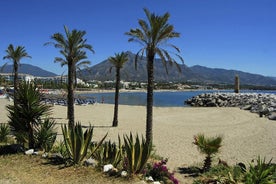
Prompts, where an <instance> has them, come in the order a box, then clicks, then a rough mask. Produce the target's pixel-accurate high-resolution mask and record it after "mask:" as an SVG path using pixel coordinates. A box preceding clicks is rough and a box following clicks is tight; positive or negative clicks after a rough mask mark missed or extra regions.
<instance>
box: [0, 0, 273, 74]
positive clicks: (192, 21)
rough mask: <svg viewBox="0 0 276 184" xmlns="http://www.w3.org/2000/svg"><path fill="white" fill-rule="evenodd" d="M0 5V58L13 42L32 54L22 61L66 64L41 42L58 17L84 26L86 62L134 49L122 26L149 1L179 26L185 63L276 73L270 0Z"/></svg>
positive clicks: (16, 1)
mask: <svg viewBox="0 0 276 184" xmlns="http://www.w3.org/2000/svg"><path fill="white" fill-rule="evenodd" d="M0 7H1V11H0V22H1V28H0V58H1V59H0V65H2V64H4V63H5V61H3V60H2V58H3V56H5V50H6V48H7V47H8V45H9V44H10V43H12V44H14V45H23V46H25V48H26V50H27V52H28V53H29V55H31V56H32V59H23V60H22V61H21V62H22V63H29V64H32V65H35V66H39V67H41V68H43V69H46V70H48V71H51V72H54V73H57V74H61V73H62V72H64V71H66V68H61V67H60V65H59V64H58V63H54V62H53V61H54V57H56V56H59V52H58V50H57V49H55V48H53V46H44V43H46V42H49V41H51V40H50V36H51V35H52V34H54V33H56V32H61V33H64V29H63V25H66V26H68V27H69V29H71V30H72V29H79V30H85V31H86V32H87V34H86V38H87V42H88V43H89V44H91V45H92V46H93V48H94V50H95V54H90V53H89V54H88V57H89V60H90V61H91V62H92V65H95V64H97V63H99V62H101V61H103V60H105V59H107V58H108V57H109V56H113V55H114V54H115V53H118V52H121V51H132V52H134V53H136V52H137V51H138V49H139V45H138V44H137V43H129V42H128V41H127V40H128V37H127V36H126V35H125V34H124V33H125V32H127V31H129V30H130V29H131V28H136V27H138V19H145V14H144V11H143V8H148V9H149V10H150V11H151V12H154V13H156V14H159V15H161V14H164V13H165V12H169V13H170V14H171V17H170V20H169V23H171V24H173V25H174V27H175V31H176V32H179V33H180V34H181V37H180V38H177V39H174V40H172V41H171V43H173V44H175V45H177V46H178V47H179V48H180V49H181V55H182V57H183V58H184V60H185V64H186V65H188V66H193V65H202V66H207V67H211V68H225V69H235V70H241V71H245V72H249V73H256V74H262V75H265V76H276V67H275V66H276V64H275V63H276V11H275V9H276V1H275V0H155V1H154V0H24V1H22V0H1V1H0ZM1 63H2V64H1Z"/></svg>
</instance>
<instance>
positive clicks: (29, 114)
mask: <svg viewBox="0 0 276 184" xmlns="http://www.w3.org/2000/svg"><path fill="white" fill-rule="evenodd" d="M15 98H16V99H17V100H16V104H14V105H7V107H6V108H7V110H8V112H9V114H8V117H9V125H10V127H11V131H12V132H14V135H15V136H16V139H17V140H18V141H19V142H21V143H26V141H27V142H28V144H29V148H35V138H34V134H35V129H36V127H37V126H38V125H39V122H41V120H42V118H43V117H44V116H48V115H50V113H51V107H50V106H48V105H46V104H44V103H42V101H41V94H40V93H39V91H38V90H37V87H36V86H35V85H34V84H32V83H27V82H25V83H21V84H20V85H19V89H18V91H17V93H15ZM26 135H27V136H26Z"/></svg>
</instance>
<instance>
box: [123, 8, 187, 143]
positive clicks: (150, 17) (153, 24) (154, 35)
mask: <svg viewBox="0 0 276 184" xmlns="http://www.w3.org/2000/svg"><path fill="white" fill-rule="evenodd" d="M144 12H145V14H146V17H147V20H142V19H139V20H138V23H139V26H140V28H136V29H131V30H130V31H129V32H126V33H125V34H126V35H128V36H130V38H129V40H128V41H129V42H138V43H139V44H140V45H142V48H141V49H140V50H139V51H138V52H137V54H136V57H135V68H137V61H138V57H139V55H141V56H143V55H144V53H145V54H146V57H147V74H148V86H147V118H146V141H147V143H148V144H149V143H150V142H152V114H153V111H152V106H153V89H154V67H153V66H154V63H153V62H154V58H155V55H156V54H157V55H158V56H159V57H160V59H161V60H162V62H163V65H164V66H165V69H166V71H167V73H168V70H167V63H169V64H170V65H173V64H175V65H176V66H177V68H178V70H179V71H180V67H179V65H178V64H177V63H176V61H175V59H174V58H172V57H171V55H170V54H169V53H170V52H168V50H166V49H164V46H169V47H171V48H173V50H175V51H176V52H177V53H180V49H179V48H178V47H176V46H175V45H173V44H169V43H167V42H168V40H170V39H172V38H177V37H179V36H180V34H179V33H177V32H175V31H174V26H173V25H171V24H169V23H168V20H169V17H170V14H169V13H165V14H164V15H161V16H158V15H155V14H154V13H150V12H149V10H147V9H144ZM176 57H178V58H179V59H180V60H181V61H182V62H184V60H183V59H182V57H181V56H180V55H179V54H176Z"/></svg>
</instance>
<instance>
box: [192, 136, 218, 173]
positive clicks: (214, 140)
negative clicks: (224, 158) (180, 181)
mask: <svg viewBox="0 0 276 184" xmlns="http://www.w3.org/2000/svg"><path fill="white" fill-rule="evenodd" d="M221 142H222V137H221V136H217V137H209V138H206V137H205V136H204V134H198V135H196V136H194V142H193V143H194V144H195V145H196V146H197V148H198V150H199V151H200V152H201V153H203V154H206V157H205V160H204V166H203V171H204V172H205V171H208V170H209V169H210V168H211V164H212V156H213V155H214V154H216V153H218V152H219V148H220V147H221Z"/></svg>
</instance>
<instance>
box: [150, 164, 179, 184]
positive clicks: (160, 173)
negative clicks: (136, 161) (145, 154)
mask: <svg viewBox="0 0 276 184" xmlns="http://www.w3.org/2000/svg"><path fill="white" fill-rule="evenodd" d="M167 162H168V159H165V160H161V161H159V162H154V163H153V164H147V167H146V169H145V176H151V177H152V178H153V180H154V181H162V182H164V183H165V184H167V183H173V184H178V183H179V182H178V180H177V179H176V178H175V177H174V174H173V173H171V172H169V169H168V168H167V165H166V164H167Z"/></svg>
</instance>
